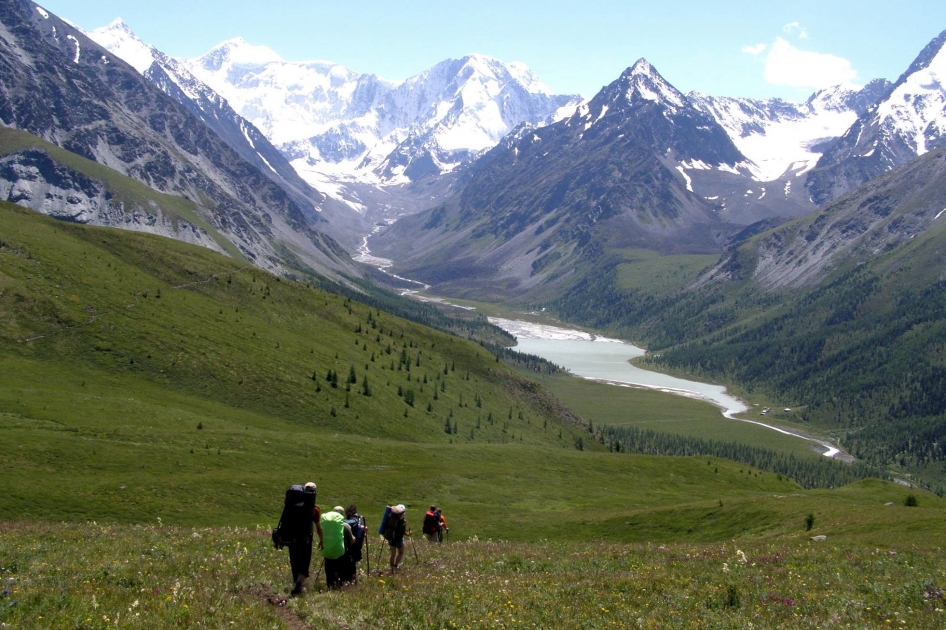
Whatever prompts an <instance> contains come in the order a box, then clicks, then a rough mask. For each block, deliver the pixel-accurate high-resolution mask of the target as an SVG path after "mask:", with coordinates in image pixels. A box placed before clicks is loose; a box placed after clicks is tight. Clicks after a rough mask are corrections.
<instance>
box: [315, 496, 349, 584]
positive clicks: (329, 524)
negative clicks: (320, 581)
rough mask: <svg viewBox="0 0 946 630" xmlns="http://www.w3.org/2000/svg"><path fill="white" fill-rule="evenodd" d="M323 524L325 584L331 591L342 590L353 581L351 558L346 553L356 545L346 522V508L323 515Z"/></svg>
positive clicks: (339, 508) (337, 508)
mask: <svg viewBox="0 0 946 630" xmlns="http://www.w3.org/2000/svg"><path fill="white" fill-rule="evenodd" d="M321 522H322V530H323V531H324V532H325V539H324V540H325V544H324V545H323V546H322V547H321V550H322V558H324V560H325V584H326V586H328V587H329V588H330V589H336V588H341V587H342V585H343V584H344V583H346V582H350V581H351V579H350V578H349V576H350V575H351V573H352V571H351V570H350V568H349V565H350V558H349V556H348V554H347V553H346V551H347V550H348V549H349V548H351V547H352V546H353V545H354V539H353V537H352V533H351V527H350V526H349V525H348V523H346V522H345V508H343V507H342V506H340V505H339V506H336V507H335V508H334V509H332V511H331V512H327V513H325V514H323V515H322V518H321Z"/></svg>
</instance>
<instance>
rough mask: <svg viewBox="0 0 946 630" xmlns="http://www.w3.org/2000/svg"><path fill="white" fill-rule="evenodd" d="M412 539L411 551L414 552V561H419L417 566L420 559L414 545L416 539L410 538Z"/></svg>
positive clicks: (418, 562)
mask: <svg viewBox="0 0 946 630" xmlns="http://www.w3.org/2000/svg"><path fill="white" fill-rule="evenodd" d="M408 538H410V539H411V549H413V550H414V560H416V561H417V564H420V558H418V557H417V545H415V544H414V537H413V536H408Z"/></svg>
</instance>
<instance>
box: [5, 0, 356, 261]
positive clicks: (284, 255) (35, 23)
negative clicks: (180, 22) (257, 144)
mask: <svg viewBox="0 0 946 630" xmlns="http://www.w3.org/2000/svg"><path fill="white" fill-rule="evenodd" d="M0 30H2V32H3V33H4V35H3V37H0V58H2V59H3V60H4V63H3V64H2V68H0V102H3V103H4V119H3V126H4V127H5V128H6V130H7V131H8V133H11V134H14V135H15V137H17V138H18V142H20V143H22V146H21V147H20V148H16V146H14V145H11V147H10V148H11V150H10V151H8V152H7V154H6V155H5V156H4V160H3V162H4V164H3V168H2V169H0V170H2V173H0V180H2V181H0V189H3V190H5V191H7V192H6V193H2V194H4V195H5V197H6V198H8V199H10V200H15V201H16V202H17V203H19V204H20V205H22V206H25V207H28V208H32V209H34V210H37V211H39V212H43V213H46V214H50V215H53V216H57V217H61V218H64V219H67V220H70V221H76V222H81V223H88V224H92V225H105V226H112V227H118V228H122V229H130V230H136V231H143V232H150V233H155V234H161V235H164V236H169V237H171V238H176V239H180V240H184V241H187V242H191V243H199V244H202V245H204V246H207V247H210V248H212V249H215V250H217V251H224V252H227V253H229V254H231V255H234V256H239V257H241V258H243V259H245V260H247V261H252V263H253V264H256V265H257V266H259V267H261V268H265V269H270V270H273V271H275V272H280V273H286V274H289V273H298V272H299V271H300V270H302V269H306V268H307V269H309V270H313V271H316V272H318V273H322V274H324V275H326V276H329V277H333V278H340V277H341V275H342V274H345V275H347V276H350V277H355V276H357V275H358V274H359V273H360V270H359V269H358V268H357V267H356V265H355V264H354V263H353V262H352V261H351V259H350V257H349V256H348V255H347V254H346V253H345V252H344V251H342V249H341V248H340V247H339V244H338V242H337V241H336V240H335V239H333V238H331V236H330V235H328V234H326V233H325V232H323V231H321V230H317V229H315V227H314V221H313V218H314V217H313V216H311V215H312V214H314V213H312V212H311V208H312V205H311V202H310V203H309V205H308V207H307V206H306V205H305V204H304V203H302V202H299V201H298V200H297V199H296V198H294V197H293V195H292V193H290V192H289V191H287V189H286V188H284V187H283V186H282V185H280V184H279V183H277V181H276V179H278V178H276V177H275V175H273V173H272V171H271V170H270V169H264V168H260V166H259V165H258V164H257V163H256V162H251V161H249V160H247V159H246V158H244V157H243V156H242V155H241V154H240V153H239V152H238V151H236V150H235V149H234V147H232V146H231V145H230V144H229V143H228V142H227V141H225V140H224V139H223V137H222V136H221V135H219V134H218V133H215V131H214V130H213V129H212V128H211V127H210V126H208V124H206V123H205V122H204V119H203V118H200V117H198V116H196V115H195V114H194V110H193V108H192V107H191V106H189V105H187V104H185V103H184V102H183V100H186V101H187V102H188V103H192V101H191V100H190V99H183V100H182V99H180V98H177V97H173V98H172V97H171V96H169V95H168V93H165V92H164V91H162V90H160V89H158V87H156V85H155V82H153V81H149V80H148V79H146V78H145V77H144V76H142V75H141V73H140V72H138V71H137V70H136V69H134V68H132V67H131V66H130V65H128V64H127V63H124V62H123V61H122V60H121V59H119V58H118V57H117V56H115V55H113V54H111V53H110V52H109V51H108V50H107V49H105V48H104V47H102V46H101V45H99V44H97V43H96V42H95V41H93V40H91V39H90V38H89V37H87V36H86V35H85V34H84V33H83V32H81V31H79V30H78V29H76V28H75V27H73V26H72V25H70V24H68V23H67V22H65V21H63V20H61V19H59V18H58V17H57V16H55V15H54V14H52V13H50V12H48V11H46V10H45V9H43V8H42V7H39V6H37V5H35V4H34V3H32V2H29V1H27V0H21V1H17V2H6V3H0ZM152 67H154V66H152ZM176 89H177V91H178V92H179V93H180V92H181V89H180V88H176ZM276 155H277V157H278V153H277V154H276ZM257 159H259V156H257ZM290 170H291V169H290ZM320 227H322V226H320Z"/></svg>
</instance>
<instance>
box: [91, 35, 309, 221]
mask: <svg viewBox="0 0 946 630" xmlns="http://www.w3.org/2000/svg"><path fill="white" fill-rule="evenodd" d="M86 35H87V36H88V37H89V38H90V39H92V40H93V41H95V42H96V43H98V44H99V45H101V46H102V47H103V48H105V49H107V50H109V51H111V52H112V53H113V54H115V55H116V56H118V57H119V58H121V59H123V60H125V61H126V62H127V63H128V64H129V65H131V66H132V67H133V68H135V70H137V71H138V72H139V73H141V74H142V75H143V76H144V77H145V78H147V79H149V80H150V81H151V82H152V83H154V84H155V85H157V86H158V87H159V88H160V89H161V91H163V92H164V93H165V94H167V95H168V96H170V97H171V98H173V99H174V100H175V101H177V102H178V103H180V104H181V105H183V106H184V107H186V108H187V109H188V110H189V111H190V112H191V113H192V114H193V115H194V116H196V117H197V118H199V119H200V120H201V121H202V122H203V123H204V124H205V125H207V126H208V127H209V128H211V129H213V131H214V132H215V133H216V134H217V135H218V136H219V137H220V138H221V139H222V140H223V141H224V142H226V143H227V144H228V145H229V146H230V147H231V148H232V149H233V150H234V151H236V152H237V153H239V154H240V156H241V157H242V158H243V159H245V160H246V161H247V162H250V163H251V164H253V165H255V166H256V167H257V168H258V169H259V170H260V172H261V173H263V174H264V175H266V176H267V177H269V178H270V179H272V180H273V181H274V182H275V183H276V184H277V185H279V186H280V187H281V188H283V189H284V190H286V191H287V192H288V193H289V194H290V195H291V196H293V199H294V200H295V201H296V203H298V204H299V206H300V207H301V208H303V209H304V210H306V211H308V210H310V209H312V208H313V207H315V208H317V209H321V208H319V206H321V205H322V204H324V202H325V196H324V195H322V194H321V193H319V192H317V191H316V190H314V189H312V187H310V186H309V185H308V184H306V183H305V182H304V181H303V180H302V178H300V177H299V175H298V173H296V172H295V170H294V169H293V168H292V166H290V164H289V162H288V160H286V158H285V157H284V156H283V155H282V154H281V153H280V152H279V151H278V150H277V149H276V147H274V146H273V145H272V144H271V143H270V142H269V140H267V139H266V137H265V136H264V135H263V134H262V133H261V132H260V131H259V130H258V129H256V127H254V126H253V125H251V124H250V123H249V122H247V121H246V120H245V119H244V118H242V117H241V116H240V115H238V114H237V113H236V112H235V111H233V108H231V107H230V105H229V103H227V101H226V100H225V99H223V98H222V97H221V96H220V95H219V94H217V93H216V92H214V91H213V90H211V89H210V88H209V87H208V86H207V85H205V84H204V83H202V82H201V81H199V80H198V79H197V78H196V77H194V76H193V75H192V74H190V72H188V71H187V69H186V68H185V67H184V65H183V64H182V63H181V62H179V61H177V60H176V59H173V58H172V57H169V56H167V55H165V54H164V53H162V52H160V51H159V50H157V49H156V48H154V47H153V46H148V45H146V44H145V43H144V42H142V41H141V40H140V39H138V37H137V36H136V35H135V34H134V33H133V32H132V31H131V29H129V28H128V26H127V25H126V24H125V23H124V22H123V21H122V20H121V18H118V19H116V20H115V21H113V22H112V23H111V24H109V25H108V26H105V27H102V28H99V29H96V30H94V31H92V32H89V33H86ZM310 218H315V217H314V216H313V215H310Z"/></svg>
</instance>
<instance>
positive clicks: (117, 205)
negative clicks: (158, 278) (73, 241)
mask: <svg viewBox="0 0 946 630" xmlns="http://www.w3.org/2000/svg"><path fill="white" fill-rule="evenodd" d="M0 199H3V200H5V201H9V202H11V203H15V204H17V205H20V206H23V207H25V208H30V209H32V210H36V211H37V212H41V213H43V214H45V215H48V216H51V217H53V218H55V219H59V220H62V221H69V222H72V223H82V224H87V225H98V226H105V227H116V228H121V229H127V230H134V231H136V232H148V233H151V234H158V235H161V236H167V237H169V238H174V239H177V240H181V241H185V242H188V243H192V244H194V245H201V246H203V247H207V248H209V249H213V250H215V251H218V252H220V253H225V251H224V250H223V248H221V247H220V245H219V244H218V243H217V242H216V241H215V240H214V239H213V238H212V237H211V235H210V234H208V233H207V231H206V230H205V229H203V228H201V227H199V226H196V225H194V224H192V223H190V222H187V221H182V220H180V219H179V218H177V217H170V216H167V215H166V214H165V213H164V212H163V211H162V210H161V208H160V207H159V206H157V205H154V206H150V207H141V206H139V205H136V206H134V207H126V205H125V203H123V202H121V201H119V200H117V199H115V198H114V197H113V196H112V195H111V193H109V192H108V190H107V189H106V187H105V186H104V184H103V183H102V182H100V181H96V180H94V179H92V178H90V177H88V176H86V175H84V174H82V173H79V172H78V171H74V170H72V169H69V168H67V167H65V166H63V165H61V164H59V163H57V162H56V161H54V160H53V159H52V158H50V157H49V155H48V154H47V153H46V152H44V151H40V150H38V149H26V150H24V151H20V152H17V153H11V154H8V155H6V156H4V157H3V158H0Z"/></svg>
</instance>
